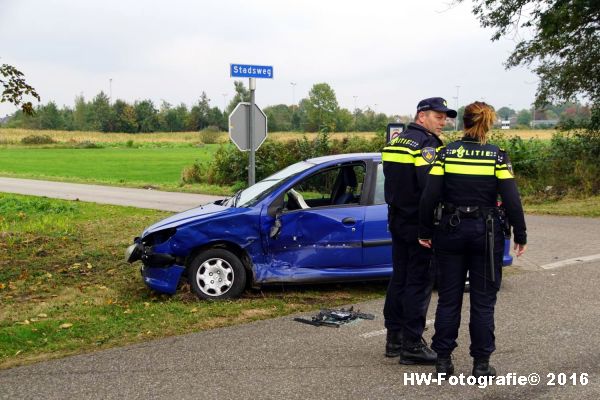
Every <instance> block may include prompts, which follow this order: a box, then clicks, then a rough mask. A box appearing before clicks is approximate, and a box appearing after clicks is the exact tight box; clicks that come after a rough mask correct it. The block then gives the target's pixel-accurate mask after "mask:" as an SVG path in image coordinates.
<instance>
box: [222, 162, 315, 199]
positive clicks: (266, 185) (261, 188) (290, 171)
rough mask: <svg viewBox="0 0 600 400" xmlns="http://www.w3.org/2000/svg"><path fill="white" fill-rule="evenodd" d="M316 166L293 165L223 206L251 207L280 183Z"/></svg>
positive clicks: (300, 163)
mask: <svg viewBox="0 0 600 400" xmlns="http://www.w3.org/2000/svg"><path fill="white" fill-rule="evenodd" d="M314 166H315V164H311V163H309V162H306V161H301V162H299V163H296V164H292V165H290V166H289V167H287V168H284V169H282V170H281V171H279V172H276V173H275V174H273V175H271V176H269V177H267V178H265V179H263V180H262V181H260V182H257V183H255V184H254V185H252V186H250V187H249V188H247V189H244V190H241V191H239V192H237V193H236V194H235V195H233V196H232V197H230V198H229V199H227V200H226V202H225V203H224V204H223V205H228V206H230V207H250V206H252V205H254V204H255V203H256V202H257V201H258V200H260V199H262V198H263V197H264V196H266V195H267V194H269V193H270V192H271V190H273V189H274V188H276V187H277V186H278V184H279V183H281V182H283V181H285V180H286V179H288V178H289V177H291V176H294V175H296V174H298V173H300V172H302V171H305V170H307V169H309V168H310V167H314Z"/></svg>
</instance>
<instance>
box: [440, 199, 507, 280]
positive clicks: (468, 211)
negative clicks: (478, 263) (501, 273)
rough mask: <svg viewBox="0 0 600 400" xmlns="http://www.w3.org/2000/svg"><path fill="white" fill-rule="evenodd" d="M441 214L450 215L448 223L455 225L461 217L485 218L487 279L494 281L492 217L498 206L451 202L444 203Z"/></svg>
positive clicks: (496, 214)
mask: <svg viewBox="0 0 600 400" xmlns="http://www.w3.org/2000/svg"><path fill="white" fill-rule="evenodd" d="M442 214H443V215H450V219H449V220H448V224H449V225H450V226H452V227H456V226H458V225H459V224H460V220H461V218H485V254H486V256H487V257H486V264H487V270H488V272H489V275H490V276H489V279H490V280H491V281H492V282H495V281H496V273H495V270H494V231H495V229H494V219H495V218H494V217H495V216H498V215H499V213H498V207H481V206H455V205H454V204H451V203H444V204H443V206H442ZM484 275H485V274H484Z"/></svg>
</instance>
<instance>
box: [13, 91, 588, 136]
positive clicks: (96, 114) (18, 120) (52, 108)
mask: <svg viewBox="0 0 600 400" xmlns="http://www.w3.org/2000/svg"><path fill="white" fill-rule="evenodd" d="M234 89H235V96H234V97H233V98H232V99H231V101H230V102H229V105H228V106H227V108H226V109H225V111H221V110H220V109H219V108H218V107H211V106H210V99H209V98H208V96H207V95H206V93H205V92H202V94H201V95H200V98H199V99H198V101H197V102H196V103H195V104H193V105H192V106H191V107H190V108H188V106H186V105H185V104H183V103H181V104H179V105H177V106H173V105H171V104H169V103H168V102H166V101H163V102H162V103H161V104H160V105H159V106H158V107H157V106H156V105H155V104H154V103H153V102H152V101H151V100H141V101H135V102H134V103H133V104H131V103H128V102H126V101H124V100H116V101H114V102H111V99H110V98H109V97H108V96H107V95H106V93H104V92H100V93H99V94H98V95H96V96H95V97H94V98H93V99H91V100H89V101H86V100H85V98H84V97H83V96H82V95H80V96H77V97H76V98H75V105H74V107H72V108H71V107H67V106H63V107H61V108H59V107H58V106H57V105H56V103H55V102H53V101H50V102H48V103H47V104H45V105H40V106H38V107H36V108H35V110H34V113H33V115H29V114H27V113H26V112H24V111H22V110H19V111H17V112H16V113H15V114H14V115H13V116H12V117H11V118H10V119H9V120H8V122H7V123H6V126H7V127H10V128H26V129H53V130H69V131H71V130H73V131H74V130H77V131H101V132H125V133H146V132H180V131H200V130H203V129H205V128H208V127H212V129H215V130H217V129H218V130H221V131H227V130H228V116H229V114H230V113H231V112H232V111H233V109H234V108H235V107H236V106H237V104H238V103H239V102H241V101H249V100H250V91H249V90H248V89H247V88H246V87H245V86H244V84H243V82H241V81H235V82H234ZM263 111H264V112H265V114H266V115H267V123H268V130H269V131H270V132H279V131H296V132H349V131H354V132H374V131H383V130H385V128H386V126H387V124H388V123H389V122H405V123H408V122H410V121H411V116H401V115H386V114H384V113H377V112H375V111H374V110H372V109H371V108H370V107H367V108H366V109H360V108H357V109H355V110H353V111H350V110H348V109H346V108H343V107H340V106H339V104H338V101H337V98H336V95H335V91H334V90H333V89H332V88H331V86H330V85H329V84H327V83H318V84H315V85H313V87H312V88H311V90H310V92H309V94H308V97H307V98H304V99H302V100H300V102H299V103H298V104H292V105H287V104H277V105H274V106H269V107H266V108H265V109H264V110H263ZM463 112H464V107H461V108H459V109H458V123H457V124H456V126H457V127H458V129H459V130H461V129H462V115H463ZM497 114H498V117H499V119H502V120H511V126H512V127H521V128H528V127H529V126H530V122H531V121H532V119H534V120H538V121H539V120H544V121H557V122H558V121H560V122H561V124H562V125H563V126H564V125H567V126H569V127H571V126H573V125H575V126H580V125H581V121H585V120H589V118H590V108H589V107H586V106H582V105H580V104H578V103H564V104H562V105H548V106H546V107H545V108H544V109H539V108H538V109H535V110H527V109H523V110H520V111H517V110H514V109H512V108H510V107H501V108H499V109H498V110H497ZM567 122H569V123H567ZM554 125H556V124H555V123H554V124H551V126H554ZM454 129H455V123H454V121H453V120H449V121H448V124H447V126H446V128H445V130H448V131H450V130H454Z"/></svg>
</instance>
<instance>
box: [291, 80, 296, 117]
mask: <svg viewBox="0 0 600 400" xmlns="http://www.w3.org/2000/svg"><path fill="white" fill-rule="evenodd" d="M290 85H292V110H293V109H294V106H295V105H296V95H295V89H296V85H297V83H296V82H290Z"/></svg>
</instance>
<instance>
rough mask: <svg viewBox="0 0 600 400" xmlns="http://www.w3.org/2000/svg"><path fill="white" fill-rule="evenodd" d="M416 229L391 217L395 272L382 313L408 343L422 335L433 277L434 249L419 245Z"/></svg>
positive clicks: (392, 327) (391, 327) (417, 339)
mask: <svg viewBox="0 0 600 400" xmlns="http://www.w3.org/2000/svg"><path fill="white" fill-rule="evenodd" d="M417 230H418V227H417V225H407V224H405V223H404V222H403V221H400V220H399V219H398V218H394V217H393V216H390V231H391V234H392V262H393V272H392V277H391V279H390V283H389V285H388V289H387V295H386V298H385V304H384V307H383V316H384V318H385V327H386V328H387V329H388V330H391V331H401V332H402V336H403V338H404V340H406V341H408V342H417V341H420V340H421V337H422V336H423V330H424V329H425V318H426V315H427V308H428V307H429V301H430V300H431V290H432V287H433V278H434V273H433V267H432V262H431V254H432V253H431V250H429V249H426V248H425V247H423V246H421V245H419V242H418V239H417Z"/></svg>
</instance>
